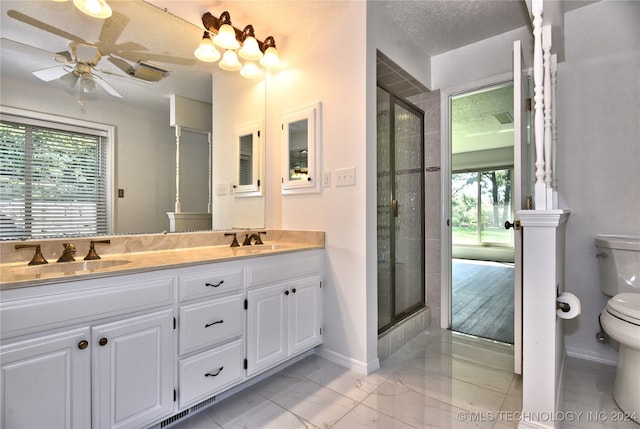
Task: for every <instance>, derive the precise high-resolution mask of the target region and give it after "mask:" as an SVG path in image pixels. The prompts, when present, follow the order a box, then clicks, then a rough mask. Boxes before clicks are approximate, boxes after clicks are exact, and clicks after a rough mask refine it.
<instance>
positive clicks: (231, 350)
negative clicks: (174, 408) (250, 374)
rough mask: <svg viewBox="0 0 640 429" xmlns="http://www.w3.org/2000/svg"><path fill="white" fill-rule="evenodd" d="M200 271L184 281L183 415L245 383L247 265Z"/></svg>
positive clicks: (180, 376)
mask: <svg viewBox="0 0 640 429" xmlns="http://www.w3.org/2000/svg"><path fill="white" fill-rule="evenodd" d="M197 270H198V272H196V273H190V274H184V275H181V276H179V278H178V296H179V306H178V354H179V356H180V357H179V361H178V386H179V387H178V403H179V408H180V409H183V408H185V407H188V406H190V405H194V404H196V403H198V402H199V401H202V400H205V399H207V398H210V397H212V396H214V395H216V394H218V393H220V392H222V391H223V390H225V389H227V388H228V387H230V386H232V385H236V384H239V383H240V382H242V381H243V380H244V333H245V319H246V314H245V313H246V311H245V308H244V301H245V290H244V272H245V267H244V264H242V263H237V262H228V263H221V264H214V265H206V266H203V267H200V268H198V269H197Z"/></svg>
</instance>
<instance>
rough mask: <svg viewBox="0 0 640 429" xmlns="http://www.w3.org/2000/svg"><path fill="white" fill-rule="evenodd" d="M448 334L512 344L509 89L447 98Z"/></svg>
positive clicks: (506, 85) (508, 85)
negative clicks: (459, 334) (449, 234)
mask: <svg viewBox="0 0 640 429" xmlns="http://www.w3.org/2000/svg"><path fill="white" fill-rule="evenodd" d="M450 112H451V117H450V127H451V129H450V135H451V160H450V162H451V164H450V165H451V178H450V179H451V184H450V189H451V199H450V201H451V253H450V254H451V259H450V267H451V329H452V330H454V331H458V332H463V333H466V334H471V335H474V336H478V337H483V338H488V339H491V340H496V341H500V342H503V343H509V344H513V343H514V234H513V230H507V229H505V226H504V225H505V222H507V221H508V220H510V219H513V217H514V205H513V203H512V201H513V188H514V187H513V183H512V181H513V178H514V155H513V154H514V146H513V138H514V121H513V117H514V112H513V83H512V82H505V83H500V84H497V85H492V86H489V87H483V88H481V89H477V90H474V91H470V92H465V93H462V94H458V95H456V96H452V97H451V98H450Z"/></svg>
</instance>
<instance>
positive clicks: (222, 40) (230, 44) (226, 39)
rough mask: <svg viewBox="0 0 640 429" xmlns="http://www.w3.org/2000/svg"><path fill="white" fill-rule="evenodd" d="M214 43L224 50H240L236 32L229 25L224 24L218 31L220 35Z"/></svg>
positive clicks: (215, 38)
mask: <svg viewBox="0 0 640 429" xmlns="http://www.w3.org/2000/svg"><path fill="white" fill-rule="evenodd" d="M213 43H215V44H216V45H218V46H220V47H221V48H224V49H238V48H239V47H240V42H238V40H237V39H236V30H234V29H233V27H232V26H231V25H229V24H223V25H222V26H220V28H219V29H218V34H216V35H215V36H214V38H213Z"/></svg>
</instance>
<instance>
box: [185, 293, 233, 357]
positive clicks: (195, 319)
mask: <svg viewBox="0 0 640 429" xmlns="http://www.w3.org/2000/svg"><path fill="white" fill-rule="evenodd" d="M244 314H245V310H244V302H243V298H242V294H236V295H232V296H229V297H225V298H219V299H214V300H209V301H206V302H200V303H197V304H192V305H183V306H182V307H180V311H179V315H180V354H181V355H183V354H186V353H190V352H192V351H195V350H198V349H200V348H202V347H204V346H208V345H214V344H216V343H219V342H220V341H224V340H228V339H231V338H233V337H239V336H241V335H242V333H243V332H244Z"/></svg>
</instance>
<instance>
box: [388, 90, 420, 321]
mask: <svg viewBox="0 0 640 429" xmlns="http://www.w3.org/2000/svg"><path fill="white" fill-rule="evenodd" d="M377 118H378V119H377V159H378V161H377V181H378V184H377V207H378V217H377V229H378V333H382V332H384V331H386V330H388V329H389V328H391V327H392V326H394V325H395V324H396V323H397V322H398V321H400V320H402V319H404V318H405V317H407V316H409V315H411V314H413V313H414V312H415V311H417V310H419V309H421V308H422V307H424V305H425V288H424V285H425V269H424V264H425V258H424V252H425V244H424V243H425V241H424V228H425V226H424V225H425V224H424V217H425V216H424V112H422V111H421V110H420V109H418V108H417V107H415V106H414V105H412V104H410V103H408V102H407V101H406V100H404V99H402V98H400V97H398V96H396V95H394V94H393V93H391V92H390V91H389V90H387V89H385V88H383V87H381V86H378V90H377Z"/></svg>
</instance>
